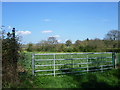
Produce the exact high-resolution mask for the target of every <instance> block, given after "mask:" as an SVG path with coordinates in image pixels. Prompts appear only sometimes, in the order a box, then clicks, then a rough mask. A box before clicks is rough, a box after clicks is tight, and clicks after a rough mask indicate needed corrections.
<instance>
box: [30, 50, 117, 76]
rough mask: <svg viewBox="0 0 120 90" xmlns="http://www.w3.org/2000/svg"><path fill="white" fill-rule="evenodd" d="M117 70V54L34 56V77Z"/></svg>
mask: <svg viewBox="0 0 120 90" xmlns="http://www.w3.org/2000/svg"><path fill="white" fill-rule="evenodd" d="M112 68H115V53H112V52H102V53H46V54H32V74H33V75H54V76H55V75H60V74H84V73H86V72H97V71H101V72H104V71H106V70H109V69H112Z"/></svg>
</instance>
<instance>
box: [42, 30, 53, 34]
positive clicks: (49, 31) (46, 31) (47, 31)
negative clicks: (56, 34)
mask: <svg viewBox="0 0 120 90" xmlns="http://www.w3.org/2000/svg"><path fill="white" fill-rule="evenodd" d="M51 32H53V31H52V30H44V31H42V33H51Z"/></svg>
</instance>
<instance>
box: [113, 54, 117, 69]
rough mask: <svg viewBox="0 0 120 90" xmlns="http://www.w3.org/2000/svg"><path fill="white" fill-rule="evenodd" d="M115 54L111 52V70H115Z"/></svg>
mask: <svg viewBox="0 0 120 90" xmlns="http://www.w3.org/2000/svg"><path fill="white" fill-rule="evenodd" d="M115 57H116V56H115V52H112V63H113V68H115V63H116V62H115Z"/></svg>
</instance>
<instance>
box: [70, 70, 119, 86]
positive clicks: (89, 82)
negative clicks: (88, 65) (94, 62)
mask: <svg viewBox="0 0 120 90" xmlns="http://www.w3.org/2000/svg"><path fill="white" fill-rule="evenodd" d="M108 73H109V72H107V74H106V73H104V75H103V74H102V73H101V75H100V76H102V77H104V78H106V79H105V80H100V79H99V80H98V77H97V75H99V74H100V73H97V74H95V73H87V74H85V75H83V76H76V75H69V76H71V77H72V78H73V79H74V80H75V81H76V82H77V87H78V88H120V86H119V85H120V80H118V83H117V85H111V84H110V82H107V75H110V76H109V77H111V76H115V77H116V78H118V79H119V75H120V70H116V71H112V72H111V71H110V73H109V74H108ZM99 78H100V77H99ZM111 78H112V77H111ZM111 80H112V79H111ZM113 84H114V83H113Z"/></svg>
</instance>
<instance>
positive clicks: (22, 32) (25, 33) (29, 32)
mask: <svg viewBox="0 0 120 90" xmlns="http://www.w3.org/2000/svg"><path fill="white" fill-rule="evenodd" d="M16 34H21V35H28V34H31V31H17V32H16Z"/></svg>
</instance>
